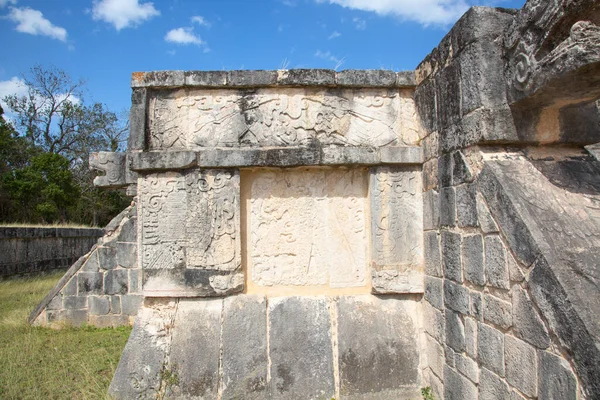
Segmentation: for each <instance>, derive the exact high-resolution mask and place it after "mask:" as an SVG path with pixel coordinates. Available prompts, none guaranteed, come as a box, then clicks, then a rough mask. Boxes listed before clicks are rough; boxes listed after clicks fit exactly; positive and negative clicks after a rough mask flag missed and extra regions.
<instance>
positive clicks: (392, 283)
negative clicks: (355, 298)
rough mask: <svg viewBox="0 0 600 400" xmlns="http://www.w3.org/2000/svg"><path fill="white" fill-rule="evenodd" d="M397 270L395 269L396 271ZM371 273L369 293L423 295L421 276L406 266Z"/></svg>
mask: <svg viewBox="0 0 600 400" xmlns="http://www.w3.org/2000/svg"><path fill="white" fill-rule="evenodd" d="M396 268H397V269H396ZM396 268H395V269H386V270H383V271H371V293H373V294H394V293H423V274H422V273H421V272H418V271H414V270H412V268H411V269H409V268H406V266H400V267H398V266H396Z"/></svg>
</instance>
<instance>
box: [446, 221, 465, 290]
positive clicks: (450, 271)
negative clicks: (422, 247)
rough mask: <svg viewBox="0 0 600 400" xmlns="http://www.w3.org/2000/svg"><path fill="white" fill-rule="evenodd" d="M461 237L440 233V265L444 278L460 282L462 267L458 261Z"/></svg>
mask: <svg viewBox="0 0 600 400" xmlns="http://www.w3.org/2000/svg"><path fill="white" fill-rule="evenodd" d="M460 246H461V236H460V235H459V234H457V233H453V232H448V231H442V263H443V266H444V277H445V278H448V279H452V280H454V281H456V282H462V281H463V278H462V265H461V259H460Z"/></svg>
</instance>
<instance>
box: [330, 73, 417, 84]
mask: <svg viewBox="0 0 600 400" xmlns="http://www.w3.org/2000/svg"><path fill="white" fill-rule="evenodd" d="M406 72H408V71H406ZM336 83H337V84H338V85H341V86H349V87H363V88H364V87H394V86H396V73H395V72H394V71H388V70H380V69H371V70H357V69H347V70H344V71H340V72H337V73H336Z"/></svg>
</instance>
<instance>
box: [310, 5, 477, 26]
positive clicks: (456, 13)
mask: <svg viewBox="0 0 600 400" xmlns="http://www.w3.org/2000/svg"><path fill="white" fill-rule="evenodd" d="M316 1H317V2H323V1H328V2H329V3H332V4H338V5H340V6H342V7H347V8H352V9H355V10H362V11H370V12H375V13H377V14H380V15H393V16H396V17H398V18H400V19H402V20H407V21H416V22H418V23H420V24H422V25H426V26H427V25H432V24H433V25H445V24H449V23H452V22H454V21H456V20H457V19H458V18H459V17H460V16H461V15H462V14H463V13H464V12H465V11H467V9H468V8H469V4H468V3H467V1H466V0H316Z"/></svg>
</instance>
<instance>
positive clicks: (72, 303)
mask: <svg viewBox="0 0 600 400" xmlns="http://www.w3.org/2000/svg"><path fill="white" fill-rule="evenodd" d="M87 305H88V297H87V296H63V307H64V308H65V310H81V309H84V308H87Z"/></svg>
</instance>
